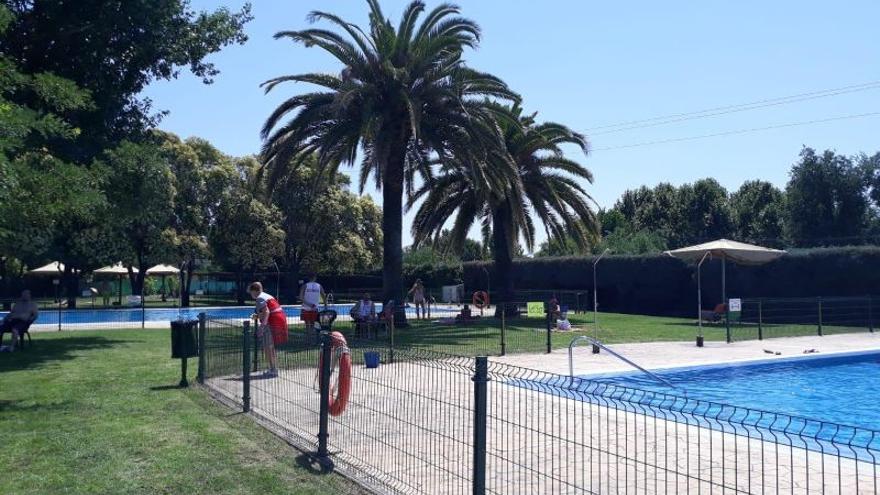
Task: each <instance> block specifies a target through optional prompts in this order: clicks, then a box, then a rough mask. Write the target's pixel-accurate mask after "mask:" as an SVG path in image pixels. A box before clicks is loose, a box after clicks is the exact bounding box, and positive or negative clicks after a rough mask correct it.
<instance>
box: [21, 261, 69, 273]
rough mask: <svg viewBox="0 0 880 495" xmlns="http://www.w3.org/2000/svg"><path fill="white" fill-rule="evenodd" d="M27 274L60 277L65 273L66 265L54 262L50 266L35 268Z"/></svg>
mask: <svg viewBox="0 0 880 495" xmlns="http://www.w3.org/2000/svg"><path fill="white" fill-rule="evenodd" d="M27 273H28V275H59V274H62V273H64V263H62V262H60V261H53V262H51V263H49V264H48V265H43V266H41V267H39V268H34V269H33V270H30V271H29V272H27Z"/></svg>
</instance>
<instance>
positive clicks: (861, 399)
mask: <svg viewBox="0 0 880 495" xmlns="http://www.w3.org/2000/svg"><path fill="white" fill-rule="evenodd" d="M657 373H658V374H659V375H660V376H662V377H663V378H665V379H667V380H669V381H670V382H672V383H673V384H674V385H676V386H678V387H680V388H682V389H684V390H686V391H687V397H688V398H689V399H701V400H705V401H712V402H719V403H724V404H730V405H735V406H742V407H747V408H751V409H759V410H763V411H773V412H781V413H785V414H789V415H792V416H801V417H806V418H812V419H816V420H820V421H827V422H833V423H840V424H844V425H852V426H857V427H860V428H866V429H870V430H880V352H872V353H857V354H847V355H836V356H821V355H815V356H807V357H799V358H793V359H785V360H773V361H764V362H758V363H742V364H727V365H724V366H702V367H693V368H677V369H670V370H665V371H658V372H657ZM595 380H597V381H601V382H610V383H614V384H617V385H623V386H627V387H633V388H638V389H642V390H646V389H647V390H655V391H658V392H670V389H669V388H668V387H665V386H663V385H661V384H658V383H657V382H656V381H654V380H651V379H650V378H649V377H648V376H647V375H644V374H641V373H625V374H620V375H616V376H614V375H612V376H600V377H597V378H595ZM672 393H675V392H672Z"/></svg>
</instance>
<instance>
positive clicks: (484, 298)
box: [471, 290, 489, 309]
mask: <svg viewBox="0 0 880 495" xmlns="http://www.w3.org/2000/svg"><path fill="white" fill-rule="evenodd" d="M471 302H472V303H473V305H474V306H476V307H477V308H479V309H485V308H488V307H489V293H488V292H486V291H484V290H478V291H476V292H474V296H473V297H472V298H471Z"/></svg>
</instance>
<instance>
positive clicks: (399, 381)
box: [329, 341, 473, 494]
mask: <svg viewBox="0 0 880 495" xmlns="http://www.w3.org/2000/svg"><path fill="white" fill-rule="evenodd" d="M349 347H350V349H351V353H352V358H353V361H354V364H353V369H352V379H351V396H350V398H349V400H348V405H347V407H346V408H345V411H344V412H343V413H342V414H340V415H338V416H335V417H331V419H330V428H329V433H330V452H331V455H332V456H333V459H334V462H335V463H336V464H337V465H338V466H340V467H342V468H344V469H346V470H347V472H349V473H354V475H355V476H356V477H357V478H359V479H361V480H362V481H363V482H365V483H366V484H368V485H370V486H374V487H377V488H379V490H380V491H388V492H393V493H426V494H434V493H448V494H456V493H471V470H472V466H471V458H472V455H473V452H472V449H471V441H472V437H473V433H472V424H473V408H472V396H473V391H472V382H471V378H472V376H473V359H468V358H461V357H454V356H448V355H443V354H438V353H433V352H427V351H420V350H406V349H398V350H395V352H394V353H393V355H392V353H391V351H390V350H389V349H388V348H387V347H385V346H377V345H374V344H373V343H371V342H361V341H351V342H349ZM367 353H375V355H377V356H378V358H379V361H380V363H381V364H379V365H378V366H377V367H375V368H372V367H367V366H366V359H365V355H366V354H367ZM331 390H332V389H331Z"/></svg>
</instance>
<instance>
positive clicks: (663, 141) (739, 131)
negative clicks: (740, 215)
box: [592, 112, 880, 151]
mask: <svg viewBox="0 0 880 495" xmlns="http://www.w3.org/2000/svg"><path fill="white" fill-rule="evenodd" d="M876 115H880V112H870V113H860V114H855V115H843V116H840V117H830V118H827V119H817V120H808V121H804V122H792V123H788V124H778V125H770V126H766V127H753V128H750V129H737V130H734V131H725V132H716V133H714V134H703V135H700V136H689V137H682V138H672V139H661V140H658V141H645V142H641V143H634V144H626V145H623V146H610V147H607V148H594V149H593V150H592V151H610V150H621V149H628V148H639V147H642V146H651V145H655V144H666V143H677V142H681V141H693V140H697V139H706V138H711V137H720V136H732V135H736V134H747V133H750V132H759V131H769V130H772V129H782V128H785V127H797V126H803V125H811V124H822V123H825V122H834V121H838V120H849V119H859V118H864V117H873V116H876Z"/></svg>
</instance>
